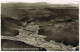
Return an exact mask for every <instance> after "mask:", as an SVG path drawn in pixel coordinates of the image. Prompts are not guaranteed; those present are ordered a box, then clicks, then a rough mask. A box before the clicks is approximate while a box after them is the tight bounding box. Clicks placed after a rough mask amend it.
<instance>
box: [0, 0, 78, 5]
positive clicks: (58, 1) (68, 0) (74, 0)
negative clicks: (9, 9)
mask: <svg viewBox="0 0 80 52" xmlns="http://www.w3.org/2000/svg"><path fill="white" fill-rule="evenodd" d="M8 2H26V3H35V2H47V3H50V4H70V3H72V4H78V3H79V0H1V3H8Z"/></svg>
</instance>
